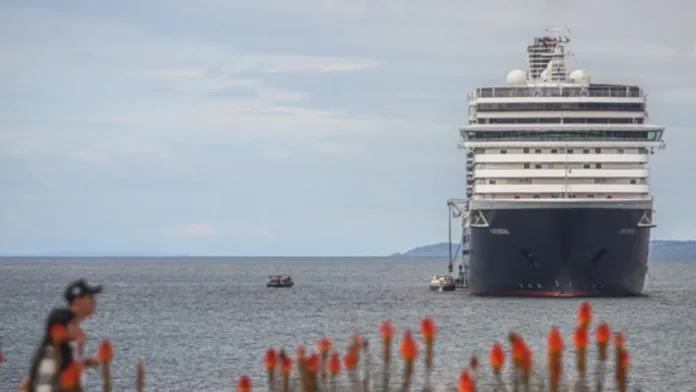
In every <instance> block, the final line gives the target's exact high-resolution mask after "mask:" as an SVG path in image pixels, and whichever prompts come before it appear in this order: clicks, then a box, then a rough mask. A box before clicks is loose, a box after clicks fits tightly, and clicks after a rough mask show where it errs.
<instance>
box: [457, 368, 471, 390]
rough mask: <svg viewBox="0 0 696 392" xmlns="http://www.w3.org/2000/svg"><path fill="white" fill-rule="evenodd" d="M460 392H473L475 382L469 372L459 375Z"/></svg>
mask: <svg viewBox="0 0 696 392" xmlns="http://www.w3.org/2000/svg"><path fill="white" fill-rule="evenodd" d="M457 389H458V392H473V391H474V382H473V380H471V376H470V375H469V372H468V371H467V370H466V369H465V370H462V372H461V373H460V374H459V388H457Z"/></svg>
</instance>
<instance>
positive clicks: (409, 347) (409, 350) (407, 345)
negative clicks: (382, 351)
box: [401, 329, 418, 361]
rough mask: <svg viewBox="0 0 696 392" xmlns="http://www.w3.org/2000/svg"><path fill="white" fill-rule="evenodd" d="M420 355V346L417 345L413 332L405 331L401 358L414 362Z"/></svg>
mask: <svg viewBox="0 0 696 392" xmlns="http://www.w3.org/2000/svg"><path fill="white" fill-rule="evenodd" d="M417 355H418V346H417V345H416V341H415V339H413V335H411V330H409V329H407V330H406V331H404V336H403V338H401V356H402V357H403V358H404V360H406V361H413V360H414V359H416V356H417Z"/></svg>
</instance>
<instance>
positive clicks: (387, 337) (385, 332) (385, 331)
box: [379, 320, 394, 342]
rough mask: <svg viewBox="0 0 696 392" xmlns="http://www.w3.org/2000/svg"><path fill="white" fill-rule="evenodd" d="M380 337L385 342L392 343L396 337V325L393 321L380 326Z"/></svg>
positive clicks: (387, 321)
mask: <svg viewBox="0 0 696 392" xmlns="http://www.w3.org/2000/svg"><path fill="white" fill-rule="evenodd" d="M379 335H380V336H381V337H382V340H383V341H385V342H391V340H392V338H393V337H394V325H393V324H392V322H391V321H389V320H386V321H384V322H383V323H382V325H380V326H379Z"/></svg>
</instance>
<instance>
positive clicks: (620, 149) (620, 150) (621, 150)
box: [616, 148, 624, 154]
mask: <svg viewBox="0 0 696 392" xmlns="http://www.w3.org/2000/svg"><path fill="white" fill-rule="evenodd" d="M616 152H618V153H619V154H623V153H624V150H623V148H619V149H618V150H616Z"/></svg>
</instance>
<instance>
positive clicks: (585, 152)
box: [582, 149, 590, 154]
mask: <svg viewBox="0 0 696 392" xmlns="http://www.w3.org/2000/svg"><path fill="white" fill-rule="evenodd" d="M582 153H583V154H589V153H590V150H588V149H584V150H582Z"/></svg>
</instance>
